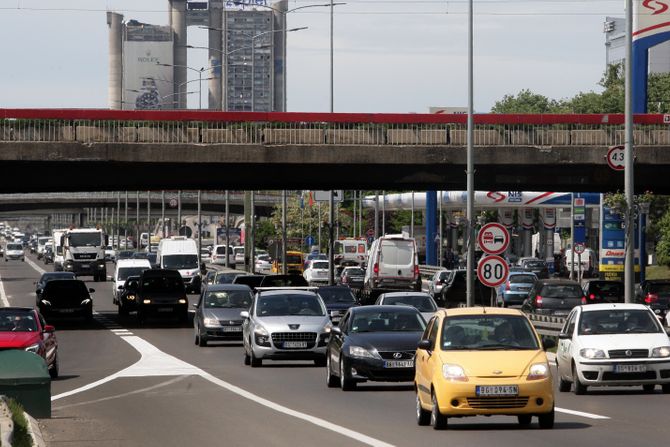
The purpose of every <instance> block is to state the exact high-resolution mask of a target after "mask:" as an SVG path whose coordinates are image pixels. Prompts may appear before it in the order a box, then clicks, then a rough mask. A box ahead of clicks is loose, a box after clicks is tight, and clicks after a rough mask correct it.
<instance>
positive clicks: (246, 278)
mask: <svg viewBox="0 0 670 447" xmlns="http://www.w3.org/2000/svg"><path fill="white" fill-rule="evenodd" d="M263 278H265V275H239V276H236V277H235V279H233V284H245V285H247V286H249V287H250V288H251V290H252V291H255V290H256V287H260V286H261V283H262V282H263Z"/></svg>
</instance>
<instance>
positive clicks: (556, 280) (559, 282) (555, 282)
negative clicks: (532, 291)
mask: <svg viewBox="0 0 670 447" xmlns="http://www.w3.org/2000/svg"><path fill="white" fill-rule="evenodd" d="M537 282H538V284H542V285H545V284H553V285H567V284H574V285H577V286H579V283H578V282H577V281H573V280H571V279H560V278H550V279H538V280H537Z"/></svg>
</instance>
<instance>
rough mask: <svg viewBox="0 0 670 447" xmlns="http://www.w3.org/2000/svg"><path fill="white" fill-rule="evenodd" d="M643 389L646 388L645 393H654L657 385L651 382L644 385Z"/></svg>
mask: <svg viewBox="0 0 670 447" xmlns="http://www.w3.org/2000/svg"><path fill="white" fill-rule="evenodd" d="M642 389H643V390H644V392H645V393H653V392H654V389H656V385H654V384H651V383H650V384H647V385H642Z"/></svg>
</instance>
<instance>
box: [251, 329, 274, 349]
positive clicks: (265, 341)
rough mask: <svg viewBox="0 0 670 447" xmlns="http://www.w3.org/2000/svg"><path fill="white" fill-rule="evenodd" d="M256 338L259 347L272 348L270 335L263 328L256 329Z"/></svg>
mask: <svg viewBox="0 0 670 447" xmlns="http://www.w3.org/2000/svg"><path fill="white" fill-rule="evenodd" d="M254 338H255V339H256V344H257V345H259V346H270V333H269V332H268V330H267V329H265V328H264V327H263V326H258V327H256V329H254Z"/></svg>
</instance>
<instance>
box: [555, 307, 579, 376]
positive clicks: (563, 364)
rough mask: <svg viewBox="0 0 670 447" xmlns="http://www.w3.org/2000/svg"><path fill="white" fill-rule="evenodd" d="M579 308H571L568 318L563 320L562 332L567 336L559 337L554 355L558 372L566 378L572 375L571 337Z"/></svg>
mask: <svg viewBox="0 0 670 447" xmlns="http://www.w3.org/2000/svg"><path fill="white" fill-rule="evenodd" d="M579 314H580V309H579V308H575V309H573V310H572V312H571V313H570V315H568V318H567V319H566V320H565V324H564V325H563V329H561V333H562V334H567V335H568V338H559V340H558V348H557V349H556V355H557V356H558V374H559V376H561V377H564V378H567V377H571V375H572V337H574V334H575V327H576V324H577V320H578V319H579Z"/></svg>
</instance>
